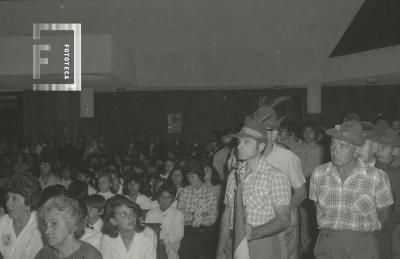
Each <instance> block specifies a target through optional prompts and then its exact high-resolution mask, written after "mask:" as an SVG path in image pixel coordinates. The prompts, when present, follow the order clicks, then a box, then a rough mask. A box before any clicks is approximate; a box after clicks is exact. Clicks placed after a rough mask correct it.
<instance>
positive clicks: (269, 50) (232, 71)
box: [0, 0, 400, 90]
mask: <svg viewBox="0 0 400 259" xmlns="http://www.w3.org/2000/svg"><path fill="white" fill-rule="evenodd" d="M363 2H364V0H351V1H349V0H325V1H316V0H302V1H292V0H267V1H266V0H263V1H261V0H255V1H241V0H217V1H215V0H202V1H197V0H146V1H143V0H132V1H128V0H107V1H104V0H79V1H78V0H76V1H0V17H1V19H0V37H15V36H29V37H31V36H32V24H33V23H38V22H40V23H68V22H70V23H81V24H82V34H83V35H85V34H112V35H113V37H114V39H115V40H116V41H117V42H118V43H119V44H121V45H122V46H124V47H125V49H126V53H125V54H126V55H129V56H130V57H131V58H132V60H134V70H132V73H134V74H135V76H134V78H135V82H134V83H129V84H127V85H126V88H128V89H129V90H130V89H132V90H135V89H186V88H188V89H201V88H211V89H212V88H246V87H254V88H259V87H273V86H276V85H288V86H291V87H304V86H305V85H308V84H312V83H320V82H321V80H322V79H321V71H320V67H321V66H323V65H324V64H325V63H326V62H327V61H328V59H329V55H330V53H331V52H332V50H333V49H334V48H335V46H336V44H337V43H338V42H339V40H340V38H341V37H342V36H343V33H344V32H345V31H346V29H347V27H348V26H349V24H350V23H351V22H352V20H353V18H354V17H355V15H356V14H357V12H358V10H359V9H360V7H361V6H362V4H363ZM94 58H95V57H94ZM0 62H6V61H4V60H1V50H0ZM7 62H12V61H7ZM29 62H30V61H29ZM82 70H83V73H85V68H84V67H83V68H82ZM12 80H14V79H12ZM20 80H21V82H19V85H20V87H22V88H23V87H24V86H25V85H27V86H28V87H29V86H30V85H31V79H30V77H26V80H27V81H24V79H23V77H20ZM104 80H107V81H104V83H102V85H103V88H105V89H108V88H110V89H115V88H121V87H124V86H123V85H124V83H121V82H118V80H117V81H115V84H114V83H113V80H116V79H114V78H112V79H104ZM110 80H111V81H110ZM93 81H94V80H89V79H88V80H86V79H85V78H84V81H83V87H96V85H97V84H99V82H97V83H93ZM97 81H99V80H97ZM399 82H400V81H399ZM10 84H11V81H10V77H4V76H0V88H9V87H10V86H9V85H10Z"/></svg>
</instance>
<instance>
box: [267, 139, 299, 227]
mask: <svg viewBox="0 0 400 259" xmlns="http://www.w3.org/2000/svg"><path fill="white" fill-rule="evenodd" d="M266 158H267V162H269V163H270V164H271V165H273V166H275V167H276V168H278V169H279V170H280V171H281V172H282V173H284V174H285V175H286V176H287V178H288V179H289V183H290V186H291V187H292V189H297V188H300V187H301V186H303V184H304V183H305V182H306V180H305V178H304V175H303V170H302V167H301V162H300V159H299V157H298V156H297V155H296V154H295V153H293V152H292V151H290V150H288V149H286V148H284V147H282V146H280V145H277V144H274V147H273V149H272V152H271V153H269V154H268V156H267V157H266ZM297 217H298V216H297V210H296V209H292V210H291V217H290V225H291V226H295V225H296V224H297V222H298V220H297Z"/></svg>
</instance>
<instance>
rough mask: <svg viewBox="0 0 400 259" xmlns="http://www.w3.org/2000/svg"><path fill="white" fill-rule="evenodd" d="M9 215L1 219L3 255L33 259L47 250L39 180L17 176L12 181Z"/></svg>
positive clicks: (0, 242)
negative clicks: (38, 210)
mask: <svg viewBox="0 0 400 259" xmlns="http://www.w3.org/2000/svg"><path fill="white" fill-rule="evenodd" d="M7 187H8V190H9V191H8V197H7V203H6V207H7V211H8V214H6V215H4V216H2V217H1V218H0V238H1V240H0V252H1V254H3V256H4V258H5V259H14V258H18V259H31V258H33V257H34V256H35V255H36V253H37V252H38V251H39V250H40V249H41V248H42V247H43V243H42V239H41V238H40V230H39V228H38V224H37V217H36V216H37V215H36V211H35V208H36V206H37V204H38V203H39V200H40V195H41V192H42V190H41V188H40V184H39V182H38V181H37V179H36V178H34V177H32V176H29V175H23V174H20V175H16V176H14V177H13V178H11V180H10V181H9V184H8V186H7Z"/></svg>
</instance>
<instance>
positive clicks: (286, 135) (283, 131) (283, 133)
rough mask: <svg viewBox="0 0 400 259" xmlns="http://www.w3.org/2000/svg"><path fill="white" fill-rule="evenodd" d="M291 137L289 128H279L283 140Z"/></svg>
mask: <svg viewBox="0 0 400 259" xmlns="http://www.w3.org/2000/svg"><path fill="white" fill-rule="evenodd" d="M288 138H289V131H288V130H287V129H279V140H281V141H283V140H286V139H288Z"/></svg>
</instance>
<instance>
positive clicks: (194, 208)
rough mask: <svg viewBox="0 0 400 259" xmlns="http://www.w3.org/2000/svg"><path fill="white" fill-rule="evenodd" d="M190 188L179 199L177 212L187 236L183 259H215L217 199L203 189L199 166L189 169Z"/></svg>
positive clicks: (195, 165)
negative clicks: (181, 215)
mask: <svg viewBox="0 0 400 259" xmlns="http://www.w3.org/2000/svg"><path fill="white" fill-rule="evenodd" d="M187 175H188V180H189V184H190V185H189V186H187V187H185V188H184V189H183V190H182V191H181V193H180V194H179V197H178V209H179V210H180V211H181V212H182V213H183V215H184V219H185V234H184V237H183V239H182V242H181V249H180V250H179V256H180V257H181V258H194V259H196V258H214V257H215V254H214V253H215V250H214V246H215V243H216V242H215V239H214V238H215V236H216V233H215V229H214V223H215V222H216V220H217V215H218V210H217V195H216V194H215V193H213V192H211V191H209V190H208V189H207V187H206V186H205V185H204V182H203V181H204V171H203V170H202V167H201V166H200V164H199V163H197V162H193V161H192V162H191V163H189V165H188V171H187Z"/></svg>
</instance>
